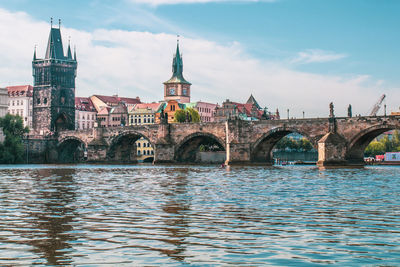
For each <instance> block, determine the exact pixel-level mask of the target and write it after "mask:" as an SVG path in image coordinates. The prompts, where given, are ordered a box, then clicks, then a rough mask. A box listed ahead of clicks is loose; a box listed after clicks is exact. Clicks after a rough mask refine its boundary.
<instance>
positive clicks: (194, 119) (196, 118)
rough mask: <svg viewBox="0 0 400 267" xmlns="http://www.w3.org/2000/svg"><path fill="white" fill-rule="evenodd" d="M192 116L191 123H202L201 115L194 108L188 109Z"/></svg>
mask: <svg viewBox="0 0 400 267" xmlns="http://www.w3.org/2000/svg"><path fill="white" fill-rule="evenodd" d="M186 110H187V111H188V112H189V114H190V119H191V120H190V122H200V115H199V113H198V112H197V110H195V109H194V108H187V109H186Z"/></svg>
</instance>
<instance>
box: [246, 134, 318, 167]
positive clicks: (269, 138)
mask: <svg viewBox="0 0 400 267" xmlns="http://www.w3.org/2000/svg"><path fill="white" fill-rule="evenodd" d="M291 133H298V134H300V135H302V136H304V137H305V138H307V139H308V140H309V141H310V142H311V143H312V145H313V147H314V148H317V142H318V139H319V137H312V136H310V135H309V134H308V133H307V132H305V131H302V130H299V129H297V128H294V127H276V128H273V129H271V130H270V131H268V132H266V133H264V134H263V135H261V137H259V138H258V139H257V140H256V141H255V142H254V143H253V145H252V146H251V152H250V160H251V162H254V163H272V162H273V156H272V150H273V148H274V146H275V145H276V144H277V143H278V142H279V140H281V139H282V138H283V137H285V136H287V135H288V134H291Z"/></svg>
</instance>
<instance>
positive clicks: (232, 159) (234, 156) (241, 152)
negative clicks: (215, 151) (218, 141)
mask: <svg viewBox="0 0 400 267" xmlns="http://www.w3.org/2000/svg"><path fill="white" fill-rule="evenodd" d="M254 164H257V163H254V162H252V161H251V149H250V144H248V143H228V144H226V161H225V165H254ZM262 165H267V163H262Z"/></svg>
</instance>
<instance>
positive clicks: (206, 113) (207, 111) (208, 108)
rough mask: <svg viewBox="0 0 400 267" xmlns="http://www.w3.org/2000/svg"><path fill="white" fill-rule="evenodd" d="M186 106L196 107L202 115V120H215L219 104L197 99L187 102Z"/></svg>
mask: <svg viewBox="0 0 400 267" xmlns="http://www.w3.org/2000/svg"><path fill="white" fill-rule="evenodd" d="M185 106H186V108H193V109H195V110H196V111H197V112H198V113H199V115H200V121H201V122H213V121H214V115H215V109H216V108H217V104H213V103H207V102H203V101H197V102H192V103H188V104H185Z"/></svg>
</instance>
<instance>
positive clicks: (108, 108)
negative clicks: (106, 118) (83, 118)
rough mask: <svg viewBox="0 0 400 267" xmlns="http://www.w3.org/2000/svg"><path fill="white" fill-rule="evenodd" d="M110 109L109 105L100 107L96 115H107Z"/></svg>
mask: <svg viewBox="0 0 400 267" xmlns="http://www.w3.org/2000/svg"><path fill="white" fill-rule="evenodd" d="M110 111H111V108H110V107H104V108H102V109H101V110H100V111H99V113H97V115H108V114H109V113H110Z"/></svg>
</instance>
